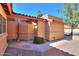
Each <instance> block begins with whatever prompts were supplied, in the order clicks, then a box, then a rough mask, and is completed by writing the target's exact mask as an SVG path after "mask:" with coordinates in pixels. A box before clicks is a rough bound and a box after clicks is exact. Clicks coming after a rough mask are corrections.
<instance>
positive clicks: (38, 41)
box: [33, 37, 44, 44]
mask: <svg viewBox="0 0 79 59" xmlns="http://www.w3.org/2000/svg"><path fill="white" fill-rule="evenodd" d="M33 43H35V44H42V43H44V39H43V38H41V37H35V38H34V41H33Z"/></svg>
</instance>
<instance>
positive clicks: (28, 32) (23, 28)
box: [19, 23, 34, 40]
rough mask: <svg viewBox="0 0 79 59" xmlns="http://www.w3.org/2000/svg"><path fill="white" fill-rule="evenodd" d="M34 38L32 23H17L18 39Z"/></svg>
mask: <svg viewBox="0 0 79 59" xmlns="http://www.w3.org/2000/svg"><path fill="white" fill-rule="evenodd" d="M31 39H34V25H33V24H28V23H21V24H19V40H31Z"/></svg>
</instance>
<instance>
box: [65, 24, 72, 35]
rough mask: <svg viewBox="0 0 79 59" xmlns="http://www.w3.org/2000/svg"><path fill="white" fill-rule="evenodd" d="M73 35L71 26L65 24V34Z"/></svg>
mask: <svg viewBox="0 0 79 59" xmlns="http://www.w3.org/2000/svg"><path fill="white" fill-rule="evenodd" d="M70 33H71V27H70V26H69V25H65V24H64V34H70Z"/></svg>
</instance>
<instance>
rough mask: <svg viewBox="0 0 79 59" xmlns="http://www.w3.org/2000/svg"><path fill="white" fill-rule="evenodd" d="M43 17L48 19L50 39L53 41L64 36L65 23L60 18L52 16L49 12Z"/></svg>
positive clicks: (47, 30)
mask: <svg viewBox="0 0 79 59" xmlns="http://www.w3.org/2000/svg"><path fill="white" fill-rule="evenodd" d="M42 18H44V19H47V21H48V23H47V24H46V26H47V29H46V32H48V35H47V36H48V40H50V41H51V40H56V39H61V38H64V23H63V21H62V20H61V19H60V18H58V17H55V16H51V15H49V14H47V15H44V16H42Z"/></svg>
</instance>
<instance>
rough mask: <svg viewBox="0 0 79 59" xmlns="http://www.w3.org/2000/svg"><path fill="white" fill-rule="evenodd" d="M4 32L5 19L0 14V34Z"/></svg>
mask: <svg viewBox="0 0 79 59" xmlns="http://www.w3.org/2000/svg"><path fill="white" fill-rule="evenodd" d="M4 32H6V19H4V18H3V17H2V16H1V15H0V34H2V33H4Z"/></svg>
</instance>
